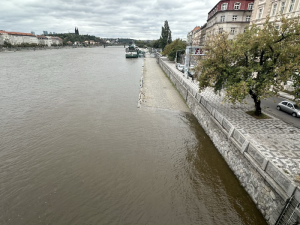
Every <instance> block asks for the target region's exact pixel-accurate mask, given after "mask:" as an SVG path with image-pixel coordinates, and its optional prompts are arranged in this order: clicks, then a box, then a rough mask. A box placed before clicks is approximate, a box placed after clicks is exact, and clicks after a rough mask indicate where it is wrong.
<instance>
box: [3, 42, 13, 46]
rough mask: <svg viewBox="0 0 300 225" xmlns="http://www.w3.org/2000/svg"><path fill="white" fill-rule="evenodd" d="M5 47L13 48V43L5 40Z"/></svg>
mask: <svg viewBox="0 0 300 225" xmlns="http://www.w3.org/2000/svg"><path fill="white" fill-rule="evenodd" d="M3 47H6V48H11V43H9V42H7V41H4V45H3Z"/></svg>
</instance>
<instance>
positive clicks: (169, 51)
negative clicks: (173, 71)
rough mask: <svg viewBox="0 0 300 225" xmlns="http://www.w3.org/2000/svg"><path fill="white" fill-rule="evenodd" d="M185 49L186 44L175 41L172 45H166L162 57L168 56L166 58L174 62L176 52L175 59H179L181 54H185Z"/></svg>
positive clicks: (178, 40)
mask: <svg viewBox="0 0 300 225" xmlns="http://www.w3.org/2000/svg"><path fill="white" fill-rule="evenodd" d="M185 49H186V43H185V42H184V41H182V40H180V39H176V40H175V41H173V42H172V43H170V44H168V45H166V47H165V49H164V51H163V55H168V58H169V59H170V60H171V61H174V59H175V58H176V52H177V51H178V52H177V57H179V56H180V55H181V54H183V53H184V52H185Z"/></svg>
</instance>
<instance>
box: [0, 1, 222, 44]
mask: <svg viewBox="0 0 300 225" xmlns="http://www.w3.org/2000/svg"><path fill="white" fill-rule="evenodd" d="M217 3H218V0H185V1H181V0H0V30H6V31H16V32H25V33H30V32H31V31H34V32H35V33H36V34H41V33H42V32H43V31H44V30H45V31H48V32H56V33H68V32H70V33H74V28H75V26H76V27H78V29H79V33H80V34H89V35H95V36H98V37H103V38H105V37H112V38H117V37H120V38H134V39H141V40H145V39H149V40H153V39H158V38H159V37H160V33H161V27H162V26H163V25H164V21H165V20H168V22H169V26H170V29H171V31H172V38H173V40H174V39H176V38H186V35H187V32H189V31H191V30H192V29H193V28H194V27H195V26H202V25H203V24H204V23H205V22H206V20H207V13H208V12H209V11H210V10H211V9H212V7H213V6H214V5H216V4H217Z"/></svg>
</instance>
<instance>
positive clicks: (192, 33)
mask: <svg viewBox="0 0 300 225" xmlns="http://www.w3.org/2000/svg"><path fill="white" fill-rule="evenodd" d="M199 31H200V26H196V27H195V28H194V29H193V30H192V31H190V32H188V34H187V36H186V39H187V45H194V44H193V42H194V41H195V33H196V32H199Z"/></svg>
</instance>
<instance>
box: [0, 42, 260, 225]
mask: <svg viewBox="0 0 300 225" xmlns="http://www.w3.org/2000/svg"><path fill="white" fill-rule="evenodd" d="M124 54H125V51H124V48H122V47H107V48H82V49H60V50H44V51H35V52H33V51H31V52H26V51H24V52H15V53H0V68H1V70H0V126H1V128H0V224H3V225H7V224H9V225H22V224H24V225H29V224H33V225H35V224H45V225H46V224H49V225H50V224H53V225H66V224H70V225H77V224H78V225H96V224H139V225H141V224H172V225H174V224H180V225H182V224H191V225H192V224H203V225H208V224H212V225H214V224H215V225H220V224H224V225H225V224H239V225H240V224H266V223H265V221H264V219H263V217H262V215H261V214H260V213H259V212H258V210H257V209H256V207H255V205H254V203H253V202H252V200H251V198H250V197H249V195H248V194H247V193H246V192H245V191H244V190H243V188H242V187H241V186H240V185H239V182H238V180H237V179H236V178H235V176H234V174H233V173H232V172H231V170H230V169H229V168H228V166H227V165H226V163H225V161H224V160H223V158H222V157H221V156H220V154H219V153H218V151H217V149H216V148H215V147H214V145H213V144H212V142H211V141H210V139H209V137H208V136H207V135H206V134H205V132H204V131H203V129H202V128H201V126H200V125H199V124H198V122H197V120H196V119H195V117H194V116H193V115H192V114H190V113H185V112H180V111H171V110H169V111H166V110H155V109H147V108H137V101H138V95H139V89H140V87H139V80H140V77H141V75H142V66H143V59H126V58H125V56H124Z"/></svg>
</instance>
